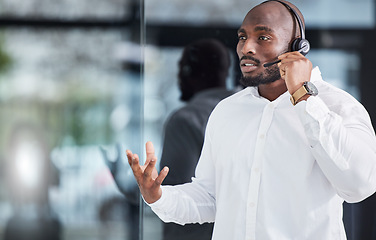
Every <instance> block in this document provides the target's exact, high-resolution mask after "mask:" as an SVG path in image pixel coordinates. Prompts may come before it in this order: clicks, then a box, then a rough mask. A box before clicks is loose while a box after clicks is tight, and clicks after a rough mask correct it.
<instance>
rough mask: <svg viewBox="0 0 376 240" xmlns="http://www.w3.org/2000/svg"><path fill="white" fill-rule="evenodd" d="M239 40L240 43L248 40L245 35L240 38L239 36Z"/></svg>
mask: <svg viewBox="0 0 376 240" xmlns="http://www.w3.org/2000/svg"><path fill="white" fill-rule="evenodd" d="M238 39H239V41H244V40H246V39H247V38H246V37H245V36H244V35H239V36H238Z"/></svg>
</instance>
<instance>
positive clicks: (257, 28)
mask: <svg viewBox="0 0 376 240" xmlns="http://www.w3.org/2000/svg"><path fill="white" fill-rule="evenodd" d="M254 30H255V32H257V31H265V32H270V33H272V32H274V30H273V29H271V28H270V27H267V26H256V27H255V29H254Z"/></svg>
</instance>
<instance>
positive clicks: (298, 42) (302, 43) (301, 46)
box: [264, 0, 311, 67]
mask: <svg viewBox="0 0 376 240" xmlns="http://www.w3.org/2000/svg"><path fill="white" fill-rule="evenodd" d="M266 2H279V3H281V4H282V5H283V6H285V7H286V8H287V9H288V10H289V11H290V12H291V13H292V15H294V16H295V18H296V20H297V21H298V24H299V29H300V37H299V38H296V39H294V41H293V42H292V43H291V51H292V52H294V51H298V52H300V53H301V54H302V55H303V56H305V55H307V53H308V52H309V50H310V49H311V46H310V44H309V41H308V40H307V39H306V38H305V32H304V28H303V22H302V20H301V19H300V17H299V15H298V13H297V12H296V11H295V10H294V9H293V8H292V7H291V6H290V5H288V4H287V3H284V2H282V1H279V0H268V1H265V2H264V3H266ZM278 62H280V60H277V61H274V62H270V63H266V64H264V67H269V66H271V65H273V64H276V63H278Z"/></svg>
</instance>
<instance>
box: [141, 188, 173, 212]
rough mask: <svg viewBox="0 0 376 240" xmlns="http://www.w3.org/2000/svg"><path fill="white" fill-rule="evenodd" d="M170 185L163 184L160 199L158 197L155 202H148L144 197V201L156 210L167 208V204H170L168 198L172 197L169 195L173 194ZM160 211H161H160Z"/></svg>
mask: <svg viewBox="0 0 376 240" xmlns="http://www.w3.org/2000/svg"><path fill="white" fill-rule="evenodd" d="M168 188H169V187H168V186H161V189H162V196H161V198H160V199H158V200H157V201H155V202H153V203H150V204H149V203H147V202H146V201H145V199H144V198H142V199H143V200H144V202H145V203H146V204H147V205H148V206H149V207H151V209H152V210H153V211H154V210H156V211H158V210H162V209H166V206H168V199H170V198H169V197H168V196H169V195H171V193H170V191H169V189H168ZM158 212H159V211H158Z"/></svg>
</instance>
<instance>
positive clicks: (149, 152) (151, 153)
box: [145, 141, 155, 165]
mask: <svg viewBox="0 0 376 240" xmlns="http://www.w3.org/2000/svg"><path fill="white" fill-rule="evenodd" d="M145 149H146V161H145V165H146V164H149V162H150V161H151V160H152V159H153V158H154V157H155V150H154V146H153V143H152V142H150V141H148V142H146V144H145Z"/></svg>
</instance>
